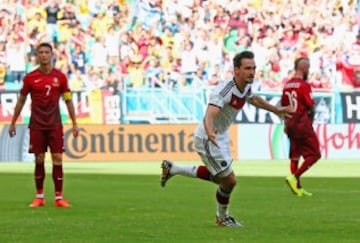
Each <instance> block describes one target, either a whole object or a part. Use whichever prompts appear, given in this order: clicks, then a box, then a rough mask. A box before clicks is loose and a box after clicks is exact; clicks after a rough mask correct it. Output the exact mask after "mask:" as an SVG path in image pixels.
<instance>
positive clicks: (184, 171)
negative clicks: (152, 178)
mask: <svg viewBox="0 0 360 243" xmlns="http://www.w3.org/2000/svg"><path fill="white" fill-rule="evenodd" d="M161 168H162V173H161V178H160V184H161V186H162V187H165V186H166V183H167V182H168V180H169V179H170V178H171V177H173V176H175V175H183V176H187V177H193V178H199V179H203V180H207V181H212V176H211V174H210V172H209V170H208V169H207V168H206V166H204V165H182V164H177V163H174V162H172V161H170V160H164V161H163V162H162V163H161Z"/></svg>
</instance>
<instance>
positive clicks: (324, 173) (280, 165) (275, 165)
mask: <svg viewBox="0 0 360 243" xmlns="http://www.w3.org/2000/svg"><path fill="white" fill-rule="evenodd" d="M180 163H183V164H201V163H200V162H198V161H196V162H180ZM359 165H360V162H359V161H335V160H321V161H319V162H318V163H316V164H315V165H314V166H313V167H312V168H310V170H309V171H307V172H305V174H304V177H359V176H360V166H359ZM46 168H47V171H49V169H50V168H51V163H50V162H47V163H46ZM233 168H234V171H235V173H236V175H238V176H283V177H285V176H286V175H288V174H289V162H288V161H284V160H277V161H240V162H239V161H235V162H233ZM64 169H65V173H86V174H133V175H135V174H138V175H157V174H159V173H160V161H152V162H101V163H100V162H90V163H89V162H65V163H64ZM33 170H34V165H33V163H31V162H23V163H20V162H14V163H10V162H0V173H4V172H6V173H33Z"/></svg>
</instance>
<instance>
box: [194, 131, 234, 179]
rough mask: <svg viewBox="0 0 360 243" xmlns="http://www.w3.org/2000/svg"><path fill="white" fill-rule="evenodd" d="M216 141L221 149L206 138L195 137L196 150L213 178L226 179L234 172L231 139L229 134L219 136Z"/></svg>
mask: <svg viewBox="0 0 360 243" xmlns="http://www.w3.org/2000/svg"><path fill="white" fill-rule="evenodd" d="M216 141H217V143H218V145H219V147H217V146H215V145H214V144H213V143H212V142H210V140H208V139H206V138H200V137H194V145H195V150H196V151H197V152H198V154H199V155H200V157H201V160H202V161H203V163H204V164H205V165H206V167H207V168H208V170H209V171H210V173H211V175H212V176H220V177H226V176H228V175H229V174H230V173H231V172H232V171H233V169H232V166H231V164H232V158H231V154H230V146H229V144H230V139H229V136H228V135H227V134H223V135H221V136H220V135H218V136H217V137H216Z"/></svg>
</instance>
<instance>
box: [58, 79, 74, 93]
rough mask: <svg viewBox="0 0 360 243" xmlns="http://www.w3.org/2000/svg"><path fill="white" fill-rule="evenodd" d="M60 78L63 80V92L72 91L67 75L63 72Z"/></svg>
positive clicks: (61, 90) (61, 88) (61, 87)
mask: <svg viewBox="0 0 360 243" xmlns="http://www.w3.org/2000/svg"><path fill="white" fill-rule="evenodd" d="M60 80H61V86H60V92H61V93H62V94H64V93H68V92H71V91H70V88H69V82H68V79H67V77H66V76H65V75H64V74H61V75H60Z"/></svg>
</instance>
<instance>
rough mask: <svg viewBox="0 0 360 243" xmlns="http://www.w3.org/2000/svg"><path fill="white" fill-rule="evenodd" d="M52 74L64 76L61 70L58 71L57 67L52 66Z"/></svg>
mask: <svg viewBox="0 0 360 243" xmlns="http://www.w3.org/2000/svg"><path fill="white" fill-rule="evenodd" d="M52 74H53V75H57V76H66V75H65V74H64V73H63V72H62V71H60V70H59V69H57V68H53V69H52Z"/></svg>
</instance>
